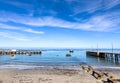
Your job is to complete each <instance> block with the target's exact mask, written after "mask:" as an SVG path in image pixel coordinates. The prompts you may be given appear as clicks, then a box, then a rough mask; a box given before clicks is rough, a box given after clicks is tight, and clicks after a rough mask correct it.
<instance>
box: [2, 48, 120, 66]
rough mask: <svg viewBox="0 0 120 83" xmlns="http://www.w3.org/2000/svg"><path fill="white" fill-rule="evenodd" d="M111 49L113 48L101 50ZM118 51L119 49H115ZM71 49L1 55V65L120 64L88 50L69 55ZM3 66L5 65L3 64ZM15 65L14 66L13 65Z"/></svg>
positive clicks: (75, 51)
mask: <svg viewBox="0 0 120 83" xmlns="http://www.w3.org/2000/svg"><path fill="white" fill-rule="evenodd" d="M100 51H111V50H105V49H104V50H103V49H102V50H100ZM114 51H116V52H118V51H119V50H114ZM67 53H69V50H45V51H42V54H41V55H40V54H32V55H31V56H28V55H25V54H23V55H18V54H17V55H15V56H10V55H0V65H29V66H33V65H34V66H72V65H80V64H83V63H87V64H89V65H94V66H120V59H119V61H118V62H114V61H109V60H105V59H103V58H96V57H92V56H86V50H85V49H84V50H74V52H73V53H71V55H72V56H70V57H67V56H66V54H67ZM2 67H3V66H2ZM12 67H13V66H12Z"/></svg>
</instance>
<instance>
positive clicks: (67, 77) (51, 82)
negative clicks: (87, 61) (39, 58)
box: [0, 66, 120, 83]
mask: <svg viewBox="0 0 120 83" xmlns="http://www.w3.org/2000/svg"><path fill="white" fill-rule="evenodd" d="M66 68H68V67H45V68H33V69H24V70H18V69H0V83H103V81H100V80H98V79H96V78H95V77H94V76H92V75H91V72H85V71H83V70H82V69H81V67H78V66H73V69H72V68H71V67H70V68H68V69H66ZM74 69H75V70H74ZM108 69H109V70H107V69H106V68H98V67H96V69H94V70H95V71H99V72H107V73H109V75H112V76H114V77H116V78H120V69H119V68H116V69H110V68H108ZM118 83H119V82H118Z"/></svg>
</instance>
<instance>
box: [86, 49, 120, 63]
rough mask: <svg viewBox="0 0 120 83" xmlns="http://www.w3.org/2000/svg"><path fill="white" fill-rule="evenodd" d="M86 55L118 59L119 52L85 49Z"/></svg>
mask: <svg viewBox="0 0 120 83" xmlns="http://www.w3.org/2000/svg"><path fill="white" fill-rule="evenodd" d="M86 55H90V56H95V57H100V58H105V59H111V60H114V61H118V60H119V57H120V53H117V52H100V51H86Z"/></svg>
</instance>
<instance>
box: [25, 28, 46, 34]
mask: <svg viewBox="0 0 120 83" xmlns="http://www.w3.org/2000/svg"><path fill="white" fill-rule="evenodd" d="M24 31H26V32H30V33H35V34H44V32H41V31H35V30H32V29H24Z"/></svg>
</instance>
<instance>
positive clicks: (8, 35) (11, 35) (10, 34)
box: [0, 31, 29, 41]
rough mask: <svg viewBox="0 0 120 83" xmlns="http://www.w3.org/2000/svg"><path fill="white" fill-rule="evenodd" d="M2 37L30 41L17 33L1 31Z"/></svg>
mask: <svg viewBox="0 0 120 83" xmlns="http://www.w3.org/2000/svg"><path fill="white" fill-rule="evenodd" d="M0 36H1V37H4V38H9V39H13V40H19V41H29V39H28V38H26V37H25V36H23V35H21V34H19V33H16V32H10V31H1V32H0Z"/></svg>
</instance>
